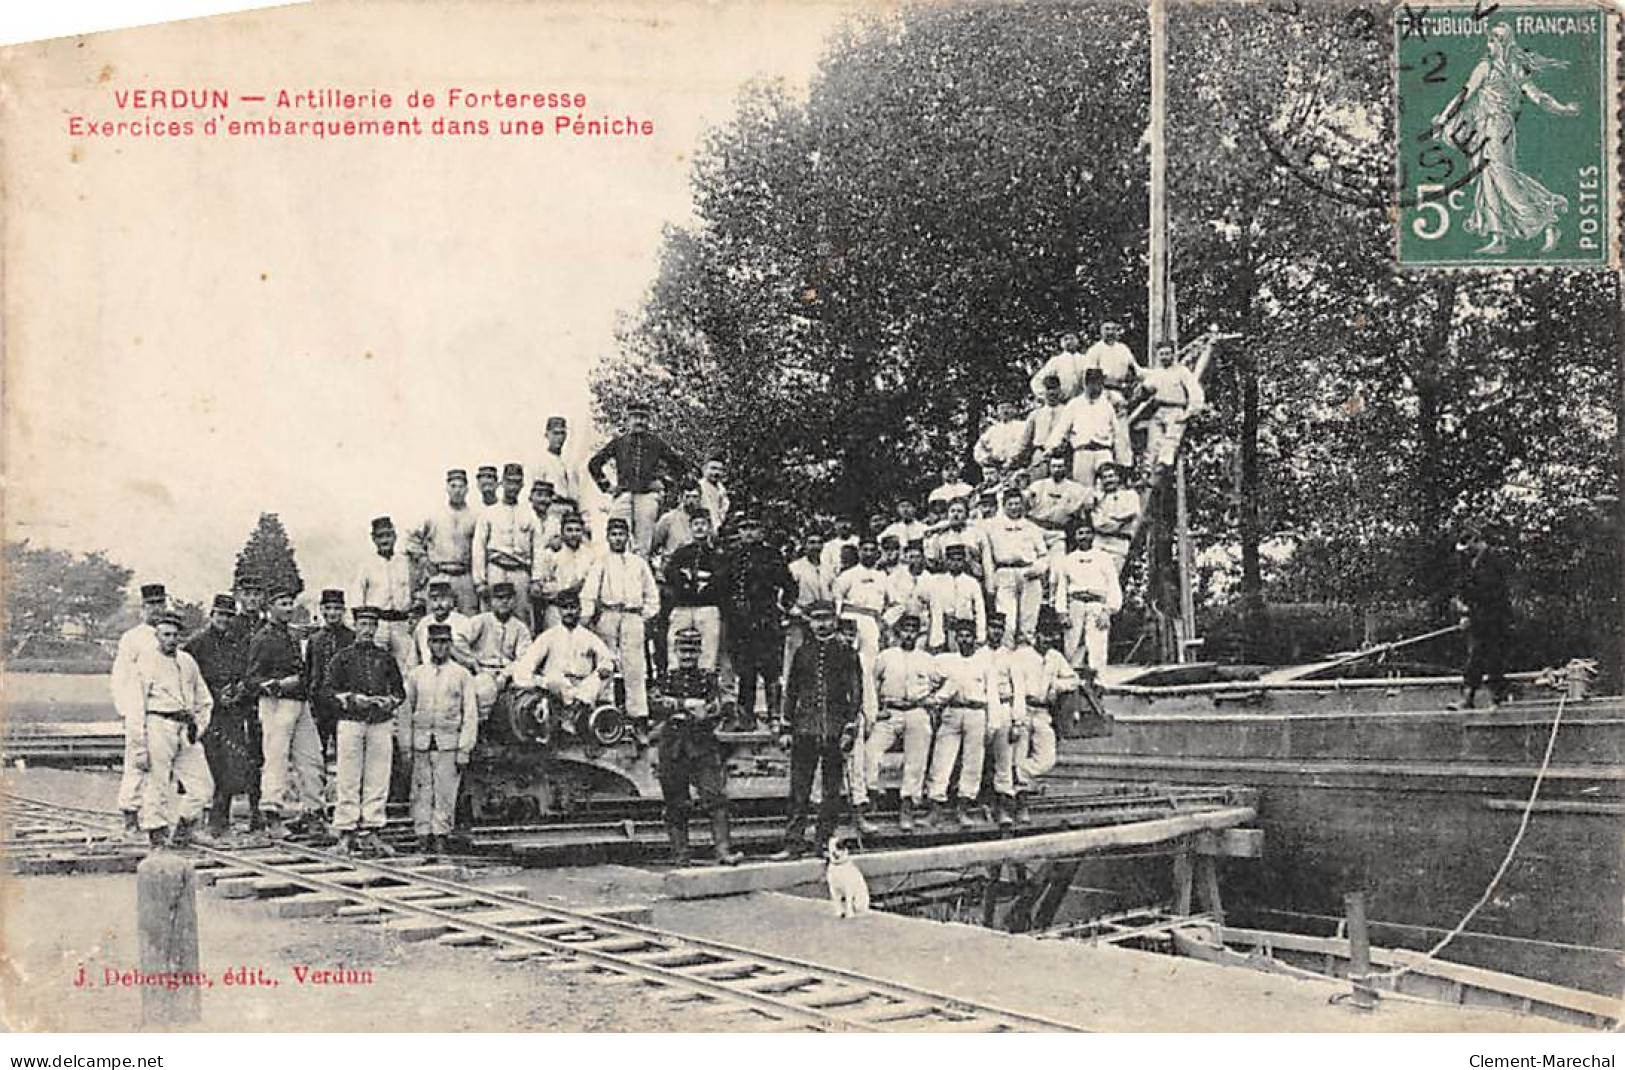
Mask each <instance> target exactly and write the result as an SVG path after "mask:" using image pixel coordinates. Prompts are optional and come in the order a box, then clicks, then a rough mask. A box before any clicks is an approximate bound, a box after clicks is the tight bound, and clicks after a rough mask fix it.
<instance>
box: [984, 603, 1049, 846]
mask: <svg viewBox="0 0 1625 1070" xmlns="http://www.w3.org/2000/svg"><path fill="white" fill-rule="evenodd" d="M1006 623H1007V622H1006V621H1005V618H1004V614H1002V613H998V612H993V613H989V614H988V615H987V645H988V649H989V650H991V651H992V655H993V684H994V687H995V688H997V689H998V696H999V702H998V707H997V708H994V707H993V706H992V705H989V706H988V713H987V752H988V756H989V757H990V758H991V759H992V760H993V819H994V820H995V821H997V822H998V823H999V825H1000V826H1001V827H1004V828H1008V827H1009V826H1011V825H1013V824H1015V813H1016V762H1015V751H1016V740H1017V739H1025V738H1026V736H1027V733H1028V731H1029V730H1030V727H1031V725H1030V722H1029V721H1028V719H1027V684H1026V681H1025V679H1024V678H1023V675H1022V660H1021V658H1020V657H1019V656H1018V655H1017V653H1016V651H1015V650H1014V649H1012V648H1011V647H1008V646H1006V645H1005V644H1004V641H1003V640H1004V637H1005V631H1006ZM1034 630H1035V631H1036V630H1037V625H1036V623H1035V625H1034Z"/></svg>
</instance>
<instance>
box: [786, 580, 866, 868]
mask: <svg viewBox="0 0 1625 1070" xmlns="http://www.w3.org/2000/svg"><path fill="white" fill-rule="evenodd" d="M807 620H808V624H809V626H810V627H811V629H812V638H811V639H810V640H809V641H808V642H806V643H805V644H803V645H802V647H801V648H800V649H799V650H797V651H796V656H795V658H794V660H793V661H792V662H791V663H790V674H789V678H788V679H787V680H786V681H785V686H784V727H783V733H782V735H781V736H780V738H779V743H780V745H781V746H784V747H787V748H788V749H789V751H790V816H789V820H788V822H786V824H785V827H784V849H783V850H782V851H780V852H779V853H778V854H777V855H775V856H774V857H775V858H776V859H778V860H780V861H784V860H788V859H793V858H800V857H801V856H802V855H804V854H806V853H807V850H808V845H807V839H806V832H807V812H808V811H809V810H810V809H811V807H812V784H813V777H814V776H815V775H816V776H817V777H818V782H819V792H820V795H819V802H818V825H817V828H816V830H815V836H816V842H817V843H819V844H820V845H822V844H826V843H828V842H829V838H830V836H831V835H833V834H834V832H835V826H836V822H837V819H838V818H839V817H840V812H841V780H842V773H843V768H844V766H845V764H846V752H847V751H848V750H850V749H851V747H852V745H853V743H854V742H855V740H856V738H857V729H856V724H857V720H858V717H859V716H860V706H861V704H862V701H863V684H862V681H861V679H860V677H861V670H860V669H859V667H858V655H857V651H855V650H853V649H852V647H851V646H849V645H848V644H847V643H845V642H843V641H841V639H839V638H838V637H837V635H836V622H835V606H834V604H833V603H830V602H814V603H813V604H812V605H811V606H809V607H808V609H807Z"/></svg>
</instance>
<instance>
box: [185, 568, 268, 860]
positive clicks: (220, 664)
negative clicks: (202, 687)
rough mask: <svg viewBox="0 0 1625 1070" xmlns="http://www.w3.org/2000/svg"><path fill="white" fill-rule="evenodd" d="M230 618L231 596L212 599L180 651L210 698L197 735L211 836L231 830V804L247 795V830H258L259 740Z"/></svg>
mask: <svg viewBox="0 0 1625 1070" xmlns="http://www.w3.org/2000/svg"><path fill="white" fill-rule="evenodd" d="M236 616H237V603H236V601H235V600H234V599H233V598H232V597H231V595H229V594H217V595H215V596H214V605H213V607H212V608H211V609H210V611H209V623H208V624H207V625H206V626H205V627H204V629H203V630H202V631H201V632H199V633H197V634H196V635H194V636H193V637H192V638H191V639H189V640H187V643H186V646H185V648H184V649H185V650H186V653H188V654H190V655H192V660H193V661H195V662H197V667H198V671H199V672H201V673H202V674H203V682H204V683H206V684H208V685H209V695H210V697H211V698H213V699H214V712H213V713H212V714H211V715H210V717H209V730H208V731H207V732H205V733H203V734H202V741H203V756H204V758H205V759H206V760H207V761H208V763H209V776H210V777H211V778H212V779H213V780H214V799H213V801H212V802H211V803H210V805H209V833H210V834H211V835H213V836H216V837H219V836H224V835H225V834H226V833H227V832H229V831H230V829H231V800H232V797H233V796H235V795H242V794H245V793H246V794H247V795H248V812H249V830H250V831H254V832H257V831H258V830H259V829H261V828H263V827H264V825H263V820H262V818H261V817H260V813H259V801H260V755H259V748H260V741H259V738H258V737H257V736H253V735H251V734H250V733H249V731H248V722H249V721H250V719H252V718H253V717H254V713H253V706H254V703H253V701H252V699H251V698H247V696H245V694H244V690H243V670H244V669H245V668H247V666H248V644H247V643H246V642H243V641H242V640H240V639H239V638H238V637H237V630H236V628H235V627H234V626H233V621H234V620H235V619H236ZM245 699H246V701H245Z"/></svg>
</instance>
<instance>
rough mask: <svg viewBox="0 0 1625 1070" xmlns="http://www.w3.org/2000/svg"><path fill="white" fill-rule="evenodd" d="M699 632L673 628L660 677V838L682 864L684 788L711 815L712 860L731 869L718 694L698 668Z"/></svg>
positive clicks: (713, 680)
mask: <svg viewBox="0 0 1625 1070" xmlns="http://www.w3.org/2000/svg"><path fill="white" fill-rule="evenodd" d="M700 643H701V639H700V633H699V631H698V629H695V628H682V629H679V630H678V632H677V634H676V635H675V636H674V637H673V657H674V659H675V664H674V665H673V667H672V670H671V672H669V673H667V674H666V678H665V680H664V681H663V682H662V685H661V694H660V696H659V698H657V699H656V704H657V707H658V708H659V709H660V710H661V711H662V712H663V713H664V715H665V719H664V720H663V721H662V722H661V726H660V793H661V795H662V796H663V797H664V799H665V803H666V835H667V836H668V837H669V838H670V839H671V845H672V850H673V853H674V855H675V860H676V862H677V864H678V865H687V864H688V861H689V855H688V818H689V789H690V788H692V789H693V790H694V792H695V793H696V794H697V795H698V796H699V800H700V808H701V809H703V810H705V811H706V812H707V813H709V814H710V815H711V842H712V844H713V850H714V852H715V854H716V860H717V861H718V862H719V863H721V864H722V865H725V866H731V865H734V864H735V863H737V862H738V861H739V858H740V856H739V855H738V854H737V853H735V851H734V849H733V845H732V842H731V839H730V837H729V829H728V795H727V790H726V788H725V787H724V782H723V773H722V747H721V744H719V743H718V742H717V736H716V732H717V727H718V725H717V721H718V711H719V705H720V699H721V695H720V694H719V690H718V687H717V674H716V672H715V670H712V669H706V668H703V667H702V666H701V665H700Z"/></svg>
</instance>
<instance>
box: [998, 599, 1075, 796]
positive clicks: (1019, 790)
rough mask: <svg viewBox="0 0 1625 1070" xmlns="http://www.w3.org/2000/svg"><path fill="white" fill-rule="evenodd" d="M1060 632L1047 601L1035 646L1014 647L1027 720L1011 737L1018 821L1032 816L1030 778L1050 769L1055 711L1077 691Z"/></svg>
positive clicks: (1053, 755)
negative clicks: (1061, 646) (1029, 804)
mask: <svg viewBox="0 0 1625 1070" xmlns="http://www.w3.org/2000/svg"><path fill="white" fill-rule="evenodd" d="M1061 631H1062V625H1061V619H1060V618H1059V617H1058V616H1056V614H1055V612H1054V611H1053V610H1051V609H1049V607H1047V606H1046V607H1045V610H1044V612H1043V614H1042V615H1040V617H1039V618H1038V645H1037V646H1036V647H1033V646H1027V645H1025V644H1023V645H1021V646H1018V647H1016V649H1015V656H1016V659H1017V668H1018V669H1019V671H1020V673H1021V680H1022V683H1023V684H1024V685H1025V687H1026V694H1027V724H1026V725H1025V726H1024V727H1018V728H1017V730H1016V732H1015V733H1013V735H1012V738H1011V741H1010V747H1011V758H1012V760H1013V761H1014V764H1015V784H1016V814H1015V823H1016V824H1018V825H1025V824H1026V823H1027V822H1028V821H1029V820H1030V819H1031V816H1032V815H1031V810H1030V808H1029V806H1028V796H1029V795H1031V794H1032V790H1033V785H1034V783H1036V782H1037V780H1038V778H1039V777H1041V776H1043V775H1044V774H1045V773H1047V772H1049V771H1050V770H1051V769H1053V768H1055V756H1056V755H1055V715H1056V714H1057V713H1058V712H1060V709H1061V704H1062V703H1063V702H1066V701H1070V700H1072V699H1075V698H1076V696H1077V691H1078V674H1077V673H1076V672H1074V671H1073V669H1072V665H1071V663H1070V662H1068V661H1067V659H1066V655H1064V654H1062V653H1061V650H1060V645H1061Z"/></svg>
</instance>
